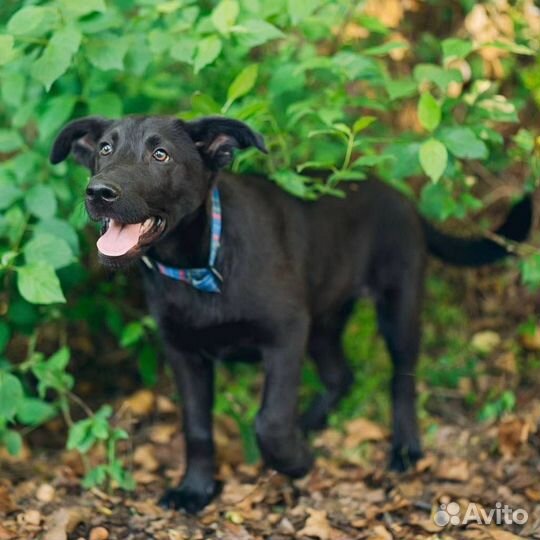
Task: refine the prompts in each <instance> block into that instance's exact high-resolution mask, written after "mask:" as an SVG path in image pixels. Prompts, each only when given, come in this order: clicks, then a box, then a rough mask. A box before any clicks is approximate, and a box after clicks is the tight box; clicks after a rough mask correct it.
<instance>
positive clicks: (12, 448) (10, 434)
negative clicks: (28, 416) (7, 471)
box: [2, 429, 23, 456]
mask: <svg viewBox="0 0 540 540" xmlns="http://www.w3.org/2000/svg"><path fill="white" fill-rule="evenodd" d="M2 443H3V444H4V446H5V447H6V448H7V451H8V452H9V453H10V454H11V455H12V456H16V455H18V454H19V452H20V451H21V450H22V445H23V441H22V437H21V435H20V433H19V432H17V431H15V430H14V429H8V430H6V431H4V433H3V434H2Z"/></svg>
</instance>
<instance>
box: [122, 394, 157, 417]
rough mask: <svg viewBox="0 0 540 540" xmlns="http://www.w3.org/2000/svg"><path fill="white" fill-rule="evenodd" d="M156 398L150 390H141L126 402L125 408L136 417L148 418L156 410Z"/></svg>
mask: <svg viewBox="0 0 540 540" xmlns="http://www.w3.org/2000/svg"><path fill="white" fill-rule="evenodd" d="M155 402H156V398H155V396H154V393H153V392H151V391H150V390H139V391H138V392H135V393H134V394H132V395H131V396H130V397H128V398H127V399H126V400H124V403H123V405H124V407H126V409H128V410H129V411H131V412H132V413H133V414H134V415H135V416H147V415H149V414H150V413H151V412H152V411H153V410H154V405H155Z"/></svg>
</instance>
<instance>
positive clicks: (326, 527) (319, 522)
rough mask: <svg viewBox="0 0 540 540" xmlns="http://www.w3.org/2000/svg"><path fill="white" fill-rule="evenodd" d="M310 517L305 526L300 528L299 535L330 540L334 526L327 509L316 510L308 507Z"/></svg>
mask: <svg viewBox="0 0 540 540" xmlns="http://www.w3.org/2000/svg"><path fill="white" fill-rule="evenodd" d="M307 511H308V514H309V517H308V518H307V519H306V523H305V524H304V528H303V529H301V530H299V531H298V533H297V536H311V537H313V538H319V540H329V538H330V535H331V533H332V527H331V526H330V523H329V522H328V516H327V513H326V511H325V510H314V509H312V508H308V510H307Z"/></svg>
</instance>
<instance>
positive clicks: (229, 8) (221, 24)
mask: <svg viewBox="0 0 540 540" xmlns="http://www.w3.org/2000/svg"><path fill="white" fill-rule="evenodd" d="M239 13H240V6H239V5H238V2H237V1H236V0H221V2H220V3H219V4H218V5H217V6H216V8H215V9H214V10H213V11H212V15H211V19H212V23H213V24H214V26H215V27H216V30H217V31H218V32H220V33H221V34H224V35H227V34H229V32H230V31H231V28H232V27H233V26H234V23H235V22H236V19H237V18H238V14H239Z"/></svg>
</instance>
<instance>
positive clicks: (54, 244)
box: [23, 234, 75, 270]
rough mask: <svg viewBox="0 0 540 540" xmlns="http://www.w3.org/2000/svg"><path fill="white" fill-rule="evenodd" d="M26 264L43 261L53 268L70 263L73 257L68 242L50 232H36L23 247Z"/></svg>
mask: <svg viewBox="0 0 540 540" xmlns="http://www.w3.org/2000/svg"><path fill="white" fill-rule="evenodd" d="M23 252H24V258H25V260H26V263H27V264H33V263H39V262H40V261H43V262H45V263H47V264H49V265H50V266H52V267H53V268H54V269H55V270H58V268H63V267H64V266H67V265H68V264H71V263H72V262H73V261H74V260H75V259H74V257H73V253H72V251H71V248H70V247H69V245H68V243H67V242H66V241H65V240H63V239H62V238H58V237H56V236H52V235H51V234H37V235H35V236H34V237H33V238H32V240H30V241H29V242H28V243H27V244H26V245H25V246H24V248H23Z"/></svg>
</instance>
